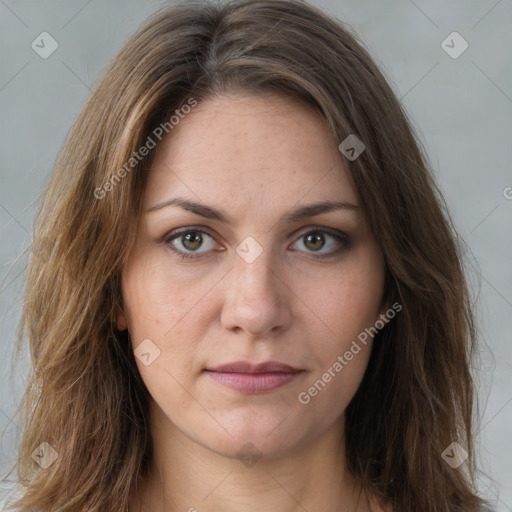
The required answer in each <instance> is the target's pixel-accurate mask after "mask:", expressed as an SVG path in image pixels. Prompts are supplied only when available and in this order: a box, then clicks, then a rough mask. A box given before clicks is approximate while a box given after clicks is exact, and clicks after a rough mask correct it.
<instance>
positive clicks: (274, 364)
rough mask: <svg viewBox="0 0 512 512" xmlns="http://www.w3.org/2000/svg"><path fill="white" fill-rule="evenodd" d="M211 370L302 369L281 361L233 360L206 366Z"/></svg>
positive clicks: (250, 371)
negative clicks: (254, 361)
mask: <svg viewBox="0 0 512 512" xmlns="http://www.w3.org/2000/svg"><path fill="white" fill-rule="evenodd" d="M205 369H206V370H208V371H211V372H224V373H267V372H285V373H295V372H299V371H301V370H298V369H297V368H293V367H292V366H290V365H288V364H285V363H280V362H278V361H265V362H263V363H259V364H253V363H251V362H249V361H233V362H232V363H227V364H221V365H219V366H215V367H213V368H205Z"/></svg>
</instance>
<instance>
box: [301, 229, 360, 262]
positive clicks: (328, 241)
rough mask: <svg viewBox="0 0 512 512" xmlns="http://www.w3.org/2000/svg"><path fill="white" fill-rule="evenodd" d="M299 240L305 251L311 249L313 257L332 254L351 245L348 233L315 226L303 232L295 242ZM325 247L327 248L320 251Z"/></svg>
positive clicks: (323, 256)
mask: <svg viewBox="0 0 512 512" xmlns="http://www.w3.org/2000/svg"><path fill="white" fill-rule="evenodd" d="M299 242H301V244H302V246H303V247H305V248H306V252H311V251H312V253H313V256H314V257H315V258H325V257H330V256H334V255H335V254H338V253H339V252H340V251H342V250H343V249H348V248H349V247H350V246H351V239H350V238H349V236H348V235H346V234H345V233H342V232H341V231H334V230H330V229H326V228H315V229H313V230H310V231H308V232H306V233H304V234H303V235H302V236H301V237H300V238H299V239H298V240H297V242H295V244H297V243H299ZM295 244H294V245H295ZM325 247H327V250H325V251H323V252H321V250H322V249H324V248H325Z"/></svg>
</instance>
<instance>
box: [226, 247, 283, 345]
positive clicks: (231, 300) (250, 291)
mask: <svg viewBox="0 0 512 512" xmlns="http://www.w3.org/2000/svg"><path fill="white" fill-rule="evenodd" d="M227 279H228V289H227V291H226V295H225V300H224V304H223V307H222V314H221V323H222V326H223V327H224V328H225V329H228V330H231V331H239V332H245V333H247V334H248V335H249V336H251V337H264V336H268V335H269V334H270V333H273V334H276V333H277V332H282V331H284V330H286V329H287V328H288V327H289V325H290V324H291V318H292V314H291V311H290V300H289V298H290V296H291V294H292V292H291V290H290V289H289V287H288V286H287V284H286V282H285V276H284V275H282V272H281V275H280V273H279V271H276V264H275V262H272V261H271V255H270V251H263V253H262V254H260V256H258V258H256V260H254V261H252V262H251V263H249V262H247V261H245V260H244V259H243V258H241V257H239V256H238V255H236V256H235V262H234V268H233V269H232V271H231V272H229V274H228V276H227Z"/></svg>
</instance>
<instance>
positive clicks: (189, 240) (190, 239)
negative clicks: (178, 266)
mask: <svg viewBox="0 0 512 512" xmlns="http://www.w3.org/2000/svg"><path fill="white" fill-rule="evenodd" d="M194 239H195V242H194ZM201 242H202V236H201V234H200V233H198V232H197V231H191V232H190V233H187V234H186V235H185V238H184V243H183V245H184V246H185V247H186V248H187V249H191V250H192V249H198V248H199V247H200V245H201ZM191 245H192V246H191Z"/></svg>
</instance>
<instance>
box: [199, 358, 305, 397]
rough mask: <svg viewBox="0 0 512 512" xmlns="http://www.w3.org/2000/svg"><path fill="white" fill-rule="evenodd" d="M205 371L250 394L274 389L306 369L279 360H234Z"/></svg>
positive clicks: (224, 382)
mask: <svg viewBox="0 0 512 512" xmlns="http://www.w3.org/2000/svg"><path fill="white" fill-rule="evenodd" d="M204 371H205V372H206V374H207V375H208V376H209V377H210V378H212V379H213V380H215V381H216V382H219V383H220V384H223V385H224V386H227V387H229V388H231V389H234V390H236V391H239V392H241V393H250V394H257V393H267V392H269V391H273V390H275V389H278V388H280V387H282V386H284V385H286V384H288V383H290V382H292V381H293V380H295V379H297V378H298V377H299V375H302V374H303V373H304V370H299V369H297V368H293V367H292V366H290V365H287V364H285V363H280V362H277V361H266V362H264V363H260V364H252V363H250V362H248V361H234V362H232V363H228V364H223V365H220V366H216V367H215V368H206V369H205V370H204Z"/></svg>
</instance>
